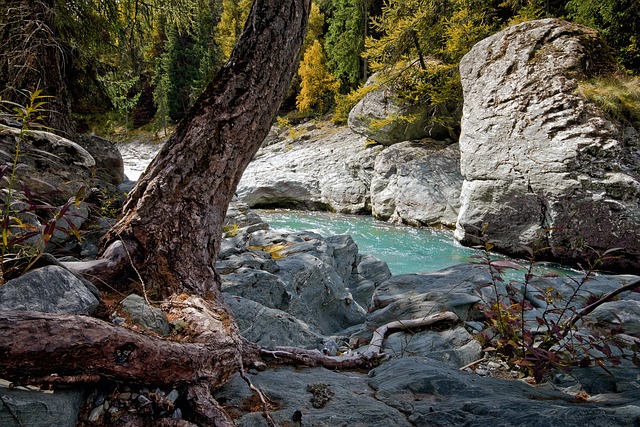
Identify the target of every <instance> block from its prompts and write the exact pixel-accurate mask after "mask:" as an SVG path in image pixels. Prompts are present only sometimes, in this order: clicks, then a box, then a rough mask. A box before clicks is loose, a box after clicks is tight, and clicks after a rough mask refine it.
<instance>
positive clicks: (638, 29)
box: [566, 0, 640, 75]
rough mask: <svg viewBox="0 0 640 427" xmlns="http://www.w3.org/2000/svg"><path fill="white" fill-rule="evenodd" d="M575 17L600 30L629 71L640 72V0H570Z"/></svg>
mask: <svg viewBox="0 0 640 427" xmlns="http://www.w3.org/2000/svg"><path fill="white" fill-rule="evenodd" d="M566 8H567V11H568V12H569V15H570V17H571V18H573V20H574V21H576V22H578V23H580V24H584V25H588V26H590V27H593V28H596V29H598V30H600V32H601V33H602V36H603V37H604V39H605V40H606V42H607V44H608V45H609V46H610V47H611V48H613V50H614V52H615V54H616V56H617V57H618V60H619V61H620V63H621V64H622V66H623V67H625V68H626V69H627V70H628V71H630V72H632V73H634V74H636V75H637V74H640V2H639V1H638V0H580V1H577V0H571V1H569V2H568V3H567V6H566Z"/></svg>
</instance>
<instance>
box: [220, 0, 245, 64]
mask: <svg viewBox="0 0 640 427" xmlns="http://www.w3.org/2000/svg"><path fill="white" fill-rule="evenodd" d="M252 3H253V1H252V0H222V14H221V16H220V22H219V23H218V26H217V39H218V43H219V44H220V47H221V49H222V55H223V56H224V57H225V58H229V56H231V52H232V51H233V47H234V46H235V44H236V41H237V40H238V37H240V34H241V33H242V29H243V27H244V23H245V21H246V20H247V16H249V10H250V9H251V4H252Z"/></svg>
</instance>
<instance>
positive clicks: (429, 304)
mask: <svg viewBox="0 0 640 427" xmlns="http://www.w3.org/2000/svg"><path fill="white" fill-rule="evenodd" d="M490 280H491V276H490V274H489V271H488V269H487V268H485V267H484V266H481V265H473V264H459V265H455V266H452V267H449V268H446V269H443V270H439V271H436V272H433V273H422V274H401V275H397V276H393V277H392V278H390V279H389V280H387V281H386V282H384V283H382V284H381V285H380V286H378V287H377V288H376V290H375V293H374V295H373V302H374V304H373V307H372V311H371V312H370V313H369V314H368V316H367V323H368V324H369V325H370V326H374V327H378V326H381V325H384V324H386V323H389V322H392V321H395V320H402V319H419V318H421V317H425V316H428V315H431V314H434V313H436V312H438V311H446V310H448V311H453V312H454V313H456V314H457V315H458V317H460V318H461V319H462V320H467V319H468V318H469V312H470V311H471V309H472V307H473V306H475V305H476V304H477V303H479V302H481V301H482V302H485V303H486V302H490V301H491V300H492V298H493V295H492V294H491V292H492V291H490V290H488V289H487V288H482V285H485V284H486V283H488V282H490ZM483 292H487V294H483Z"/></svg>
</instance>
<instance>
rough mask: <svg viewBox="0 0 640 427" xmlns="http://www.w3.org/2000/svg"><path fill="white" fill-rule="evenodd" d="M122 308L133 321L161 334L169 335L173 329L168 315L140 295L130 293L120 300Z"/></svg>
mask: <svg viewBox="0 0 640 427" xmlns="http://www.w3.org/2000/svg"><path fill="white" fill-rule="evenodd" d="M120 308H121V309H122V311H124V312H126V313H127V314H128V315H129V318H130V319H131V320H132V321H133V322H135V323H137V324H139V325H142V326H144V327H145V328H147V329H150V330H152V331H154V332H156V333H158V334H160V335H168V334H169V332H170V331H171V327H170V326H169V322H167V317H166V316H165V314H164V313H163V312H162V310H160V309H159V308H156V307H152V306H150V305H148V304H147V303H146V301H145V300H144V298H142V297H141V296H140V295H136V294H131V295H129V296H128V297H126V298H125V299H123V300H122V301H121V302H120Z"/></svg>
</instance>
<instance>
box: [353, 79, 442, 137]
mask: <svg viewBox="0 0 640 427" xmlns="http://www.w3.org/2000/svg"><path fill="white" fill-rule="evenodd" d="M366 85H367V86H369V87H371V86H374V88H373V89H372V90H370V91H369V92H368V93H367V94H366V95H365V96H364V97H363V98H362V99H361V100H360V101H359V102H358V103H357V104H356V106H355V107H353V109H351V111H350V112H349V128H351V130H353V131H354V132H357V133H359V134H362V135H364V136H366V137H368V138H371V139H373V140H374V141H376V142H379V143H381V144H385V145H390V144H394V143H396V142H401V141H410V140H416V139H423V138H434V139H446V138H448V137H449V136H450V134H449V131H448V129H446V128H445V127H444V126H442V125H440V124H438V123H435V122H434V120H433V115H432V114H431V112H430V110H429V108H428V106H425V105H422V104H420V103H415V104H411V103H407V102H400V101H399V100H398V90H397V88H395V87H394V86H393V85H389V84H387V83H385V82H384V81H383V79H382V78H381V75H380V74H379V73H378V74H374V75H373V76H371V77H370V78H369V80H368V81H367V83H366ZM408 118H411V119H410V120H407V119H408ZM380 125H382V126H380Z"/></svg>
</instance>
